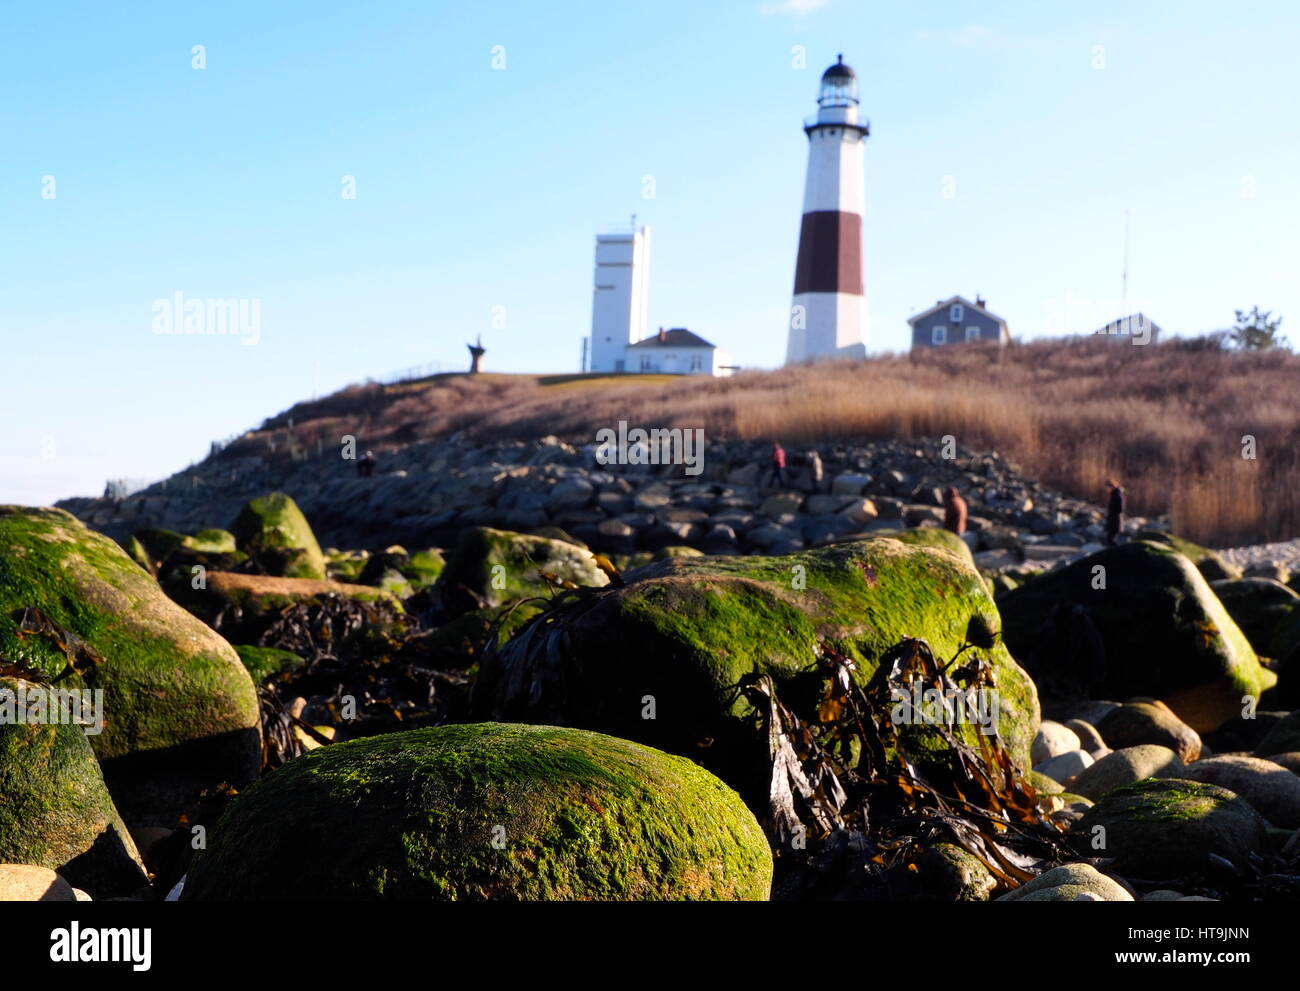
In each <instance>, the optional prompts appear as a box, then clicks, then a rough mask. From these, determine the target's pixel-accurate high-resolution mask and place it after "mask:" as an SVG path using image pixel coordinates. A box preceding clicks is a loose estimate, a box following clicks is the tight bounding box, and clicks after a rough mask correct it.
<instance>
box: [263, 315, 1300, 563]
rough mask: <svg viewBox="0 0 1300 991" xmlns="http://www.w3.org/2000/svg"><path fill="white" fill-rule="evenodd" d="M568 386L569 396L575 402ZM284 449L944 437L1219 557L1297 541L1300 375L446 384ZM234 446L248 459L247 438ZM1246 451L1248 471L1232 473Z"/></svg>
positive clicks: (1044, 348) (907, 371)
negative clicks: (534, 440)
mask: <svg viewBox="0 0 1300 991" xmlns="http://www.w3.org/2000/svg"><path fill="white" fill-rule="evenodd" d="M578 386H581V387H578ZM288 416H293V418H294V422H295V427H294V434H295V438H296V439H297V441H298V442H299V443H302V444H307V445H311V444H314V443H316V441H317V440H320V441H322V442H323V443H325V444H328V445H336V444H337V443H338V438H339V437H340V436H342V435H343V434H345V433H354V434H356V435H357V436H358V437H360V438H362V440H361V443H362V444H363V445H368V446H372V447H376V448H382V447H383V446H385V445H393V444H400V443H407V442H410V441H415V440H422V439H428V438H432V437H438V436H445V435H447V434H450V433H453V432H456V431H465V432H466V433H467V434H468V435H470V436H474V437H478V438H483V439H488V438H493V437H514V438H531V437H537V436H540V435H544V434H556V435H559V436H562V437H567V438H570V439H574V440H590V439H591V438H592V437H593V436H594V433H595V431H596V430H597V429H598V428H600V427H603V426H609V425H613V424H616V423H617V422H618V421H619V420H627V421H628V422H629V423H632V424H634V425H638V426H646V427H650V426H682V427H703V428H704V429H705V431H706V435H708V436H715V437H737V438H745V439H753V438H773V437H774V438H780V439H781V440H782V441H783V442H787V443H801V442H812V441H825V440H834V439H837V438H845V439H848V438H854V437H857V438H870V437H908V438H920V437H940V436H943V435H944V434H952V435H954V436H955V437H956V438H957V440H958V442H959V443H961V444H962V445H964V446H966V447H969V448H973V449H980V450H988V449H994V450H998V451H1000V452H1001V453H1003V454H1004V455H1006V456H1008V457H1010V458H1011V459H1012V460H1013V461H1015V462H1017V463H1018V464H1019V465H1020V467H1021V468H1022V469H1023V470H1024V471H1026V472H1027V473H1029V474H1030V475H1032V476H1035V477H1037V478H1039V479H1041V480H1042V481H1043V482H1045V483H1047V484H1049V485H1053V486H1055V487H1057V488H1060V489H1062V490H1064V491H1066V492H1069V493H1071V494H1073V495H1076V496H1079V497H1082V498H1088V499H1100V498H1101V496H1102V491H1103V485H1104V483H1105V481H1106V479H1107V478H1109V477H1112V476H1113V477H1117V478H1120V479H1122V480H1123V482H1124V484H1125V486H1126V488H1127V490H1128V493H1129V498H1130V506H1131V507H1132V509H1133V510H1134V511H1135V512H1139V513H1147V514H1152V513H1169V514H1171V517H1172V522H1173V525H1174V527H1175V529H1177V530H1178V531H1179V532H1181V533H1184V534H1186V535H1187V536H1189V537H1192V538H1194V539H1198V540H1202V541H1206V542H1210V543H1215V544H1219V545H1228V544H1237V543H1246V542H1254V541H1259V540H1275V539H1290V538H1292V537H1295V536H1297V535H1300V357H1297V356H1294V355H1291V354H1289V353H1286V352H1268V353H1260V354H1232V353H1224V352H1217V351H1210V350H1198V349H1195V348H1193V347H1189V346H1187V345H1185V344H1184V345H1180V344H1177V343H1171V344H1162V345H1158V346H1156V345H1151V346H1146V347H1133V346H1131V345H1126V344H1122V343H1119V342H1115V341H1105V340H1082V341H1075V342H1061V341H1055V342H1037V343H1032V344H1027V345H1019V346H1013V347H1011V348H1008V349H1006V351H1004V352H1002V353H1001V354H999V352H998V351H997V349H996V348H984V347H980V346H978V345H970V346H964V347H960V348H952V349H948V350H945V351H938V352H933V353H926V354H923V355H920V356H917V357H915V358H913V357H909V356H898V357H886V358H880V359H875V360H872V361H868V362H854V363H846V364H837V365H820V366H815V367H807V366H805V367H799V368H785V369H780V370H777V371H773V372H748V373H743V374H740V375H737V376H735V377H734V378H730V379H687V378H680V379H673V380H665V379H664V377H662V376H653V377H645V378H644V379H643V378H642V377H640V376H621V377H609V378H606V379H596V378H589V379H586V380H581V379H579V380H576V381H575V378H574V377H573V376H554V377H550V378H547V377H538V376H522V375H520V376H515V375H482V376H475V377H471V376H467V375H445V376H437V377H434V378H432V379H427V380H424V381H422V382H417V383H405V384H403V385H400V386H373V385H372V386H354V387H352V388H350V389H347V390H344V391H343V392H340V393H337V394H336V395H334V396H330V397H327V398H326V399H323V400H320V401H319V402H315V403H306V404H302V405H300V406H297V407H295V408H294V409H293V410H290V411H289V412H288V413H287V414H283V415H282V416H281V417H277V418H275V419H274V420H272V421H268V423H267V425H266V428H269V429H276V428H281V429H282V428H284V426H285V424H286V422H287V417H288ZM261 433H262V432H259V435H255V436H254V437H253V438H250V439H248V440H246V441H244V442H241V445H238V446H245V445H253V446H255V447H256V446H258V445H259V443H261V442H262V440H261V437H260V434H261ZM1248 434H1249V435H1253V436H1254V437H1255V439H1256V443H1257V450H1258V459H1257V460H1255V461H1247V460H1243V458H1242V438H1243V436H1244V435H1248Z"/></svg>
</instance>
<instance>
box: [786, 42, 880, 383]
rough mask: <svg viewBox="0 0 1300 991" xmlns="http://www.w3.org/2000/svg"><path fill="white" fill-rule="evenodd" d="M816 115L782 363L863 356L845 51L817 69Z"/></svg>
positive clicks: (858, 212) (863, 128) (864, 131)
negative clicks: (823, 68) (819, 72)
mask: <svg viewBox="0 0 1300 991" xmlns="http://www.w3.org/2000/svg"><path fill="white" fill-rule="evenodd" d="M817 107H818V110H817V115H816V116H815V117H812V118H809V119H808V120H807V121H805V122H804V133H805V134H806V135H807V136H808V179H807V182H806V183H805V184H804V195H803V223H802V224H801V225H800V228H799V256H798V260H797V261H796V263H795V272H794V303H793V305H792V306H791V308H790V336H789V343H788V344H787V347H786V356H785V362H786V364H787V365H791V364H799V363H801V362H805V361H825V360H827V359H833V358H864V357H866V345H865V343H864V340H863V339H864V335H865V329H866V327H865V324H866V298H865V296H864V295H863V292H862V208H863V201H864V199H865V194H864V190H863V180H862V152H863V147H864V146H865V144H866V140H867V135H868V134H869V133H870V129H869V128H868V126H867V122H866V121H865V120H862V119H860V118H859V117H858V77H857V74H856V73H854V71H853V70H852V69H851V68H849V67H848V66H847V65H845V64H844V56H842V55H841V56H840V57H839V61H837V62H836V63H835V64H834V65H832V66H831V67H830V68H829V69H827V70H826V71H825V72H824V73H822V82H821V92H820V94H819V96H818V99H817Z"/></svg>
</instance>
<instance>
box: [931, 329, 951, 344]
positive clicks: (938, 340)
mask: <svg viewBox="0 0 1300 991" xmlns="http://www.w3.org/2000/svg"><path fill="white" fill-rule="evenodd" d="M930 343H931V344H947V343H948V328H947V327H945V326H943V325H942V324H939V325H937V326H934V327H931V328H930Z"/></svg>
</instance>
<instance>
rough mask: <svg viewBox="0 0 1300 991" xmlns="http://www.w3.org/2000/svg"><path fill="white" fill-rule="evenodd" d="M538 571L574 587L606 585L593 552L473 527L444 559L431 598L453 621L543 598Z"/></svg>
mask: <svg viewBox="0 0 1300 991" xmlns="http://www.w3.org/2000/svg"><path fill="white" fill-rule="evenodd" d="M538 571H546V572H548V573H550V574H553V575H555V576H556V577H557V578H561V579H563V580H566V581H571V582H573V583H574V584H577V585H587V586H602V585H607V584H608V583H609V578H608V577H607V576H606V575H605V573H604V572H603V571H601V570H600V568H598V567H597V566H596V562H595V559H594V557H593V556H592V554H591V552H590V551H588V550H586V549H584V548H582V547H578V546H576V545H574V544H570V543H566V542H565V541H562V540H552V539H551V538H549V537H535V536H532V535H530V534H525V533H514V532H512V531H509V530H494V529H492V528H491V527H472V528H470V529H468V530H465V531H462V533H461V536H460V542H459V543H458V544H457V545H456V548H455V550H453V551H452V552H451V553H450V554H449V555H448V557H447V562H446V566H445V567H444V568H443V569H442V572H441V573H440V575H439V576H438V580H437V582H436V583H435V584H434V586H433V594H434V596H435V597H436V598H437V600H438V601H439V602H440V603H441V604H442V607H443V608H444V609H445V610H446V611H447V612H448V613H449V614H452V615H455V614H458V613H464V612H469V611H471V610H473V609H482V608H485V607H494V606H503V605H507V604H509V603H512V602H517V601H519V600H520V599H528V598H534V597H545V596H548V595H549V594H550V587H549V586H548V585H547V584H546V582H545V581H544V580H543V579H542V578H541V577H539V575H538Z"/></svg>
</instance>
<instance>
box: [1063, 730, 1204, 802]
mask: <svg viewBox="0 0 1300 991" xmlns="http://www.w3.org/2000/svg"><path fill="white" fill-rule="evenodd" d="M1182 772H1183V762H1182V761H1181V760H1179V759H1178V755H1177V754H1176V753H1174V752H1173V751H1172V750H1170V749H1169V748H1168V747H1162V746H1160V745H1158V744H1154V743H1143V744H1140V745H1138V746H1136V747H1125V748H1124V749H1123V750H1115V751H1112V752H1111V753H1109V754H1107V755H1106V756H1104V757H1102V758H1101V759H1099V760H1097V761H1096V763H1094V764H1093V765H1092V766H1091V767H1089V768H1087V769H1085V770H1084V771H1082V772H1080V773H1079V776H1078V777H1076V778H1075V779H1074V781H1073V782H1071V784H1070V791H1071V792H1073V793H1074V794H1076V795H1082V796H1083V797H1084V798H1091V799H1092V800H1093V801H1094V802H1095V801H1096V800H1097V799H1099V798H1101V796H1102V795H1104V794H1106V792H1108V791H1110V790H1111V789H1112V788H1121V787H1123V786H1124V785H1131V784H1133V783H1135V782H1137V781H1144V780H1146V779H1147V778H1155V777H1161V778H1177V777H1181V776H1182Z"/></svg>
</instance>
